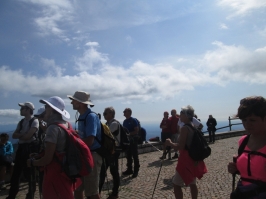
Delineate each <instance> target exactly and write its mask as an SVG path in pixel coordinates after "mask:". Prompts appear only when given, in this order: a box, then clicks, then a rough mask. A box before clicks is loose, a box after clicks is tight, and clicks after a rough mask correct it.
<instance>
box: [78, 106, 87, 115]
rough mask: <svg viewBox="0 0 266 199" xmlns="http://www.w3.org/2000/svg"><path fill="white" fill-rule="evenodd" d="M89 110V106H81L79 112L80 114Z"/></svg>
mask: <svg viewBox="0 0 266 199" xmlns="http://www.w3.org/2000/svg"><path fill="white" fill-rule="evenodd" d="M87 110H88V107H87V106H83V107H80V109H79V110H78V112H79V114H80V115H83V114H84V113H86V111H87Z"/></svg>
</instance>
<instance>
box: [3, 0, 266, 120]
mask: <svg viewBox="0 0 266 199" xmlns="http://www.w3.org/2000/svg"><path fill="white" fill-rule="evenodd" d="M265 16H266V1H265V0H253V1H243V0H214V1H210V0H202V1H196V0H194V1H193V0H191V1H183V0H175V1H173V0H171V1H162V0H143V1H131V0H111V1H110V0H87V1H80V0H56V1H52V0H20V1H17V0H12V1H7V0H3V1H1V2H0V25H1V29H0V38H1V39H0V51H1V53H0V91H1V92H0V95H1V103H0V125H6V124H12V123H17V122H18V120H19V119H20V115H19V106H18V103H19V102H25V101H31V102H33V103H34V104H35V107H36V109H38V108H39V107H41V104H40V103H39V100H40V99H46V98H48V97H51V96H55V95H57V96H60V97H62V98H64V100H65V102H66V110H67V111H69V112H70V114H71V121H74V118H75V117H74V115H75V112H74V111H73V110H72V106H71V104H70V100H69V99H68V98H67V97H66V95H68V94H74V92H75V91H76V90H84V91H88V92H89V93H90V94H91V100H92V101H93V102H94V104H95V107H94V108H93V110H94V111H96V112H99V113H102V112H103V110H104V108H105V107H107V106H114V108H115V109H116V117H117V119H119V120H120V121H122V120H123V119H124V117H123V114H122V111H123V110H124V108H126V107H131V108H132V110H133V116H135V117H137V118H139V120H140V121H141V122H143V123H145V122H154V123H159V122H160V121H161V119H162V115H163V111H165V110H167V111H170V110H171V109H173V108H175V109H177V111H178V112H179V111H180V108H181V107H182V106H185V105H188V104H190V105H192V106H193V107H194V108H195V111H196V113H197V114H198V116H199V118H201V119H202V120H206V118H207V117H208V115H209V114H213V116H214V117H216V119H218V120H221V121H222V120H227V119H228V117H229V116H230V115H233V114H235V113H236V110H237V107H238V105H239V100H240V99H241V98H243V97H246V96H250V95H262V96H264V97H266V90H265V86H266V17H265Z"/></svg>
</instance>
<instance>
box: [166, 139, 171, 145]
mask: <svg viewBox="0 0 266 199" xmlns="http://www.w3.org/2000/svg"><path fill="white" fill-rule="evenodd" d="M171 143H172V141H171V139H169V138H168V139H166V140H165V145H166V146H171Z"/></svg>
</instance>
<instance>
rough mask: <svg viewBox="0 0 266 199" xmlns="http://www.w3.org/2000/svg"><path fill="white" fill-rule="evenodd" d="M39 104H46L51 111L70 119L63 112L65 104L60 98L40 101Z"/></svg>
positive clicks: (65, 112) (64, 111) (55, 97)
mask: <svg viewBox="0 0 266 199" xmlns="http://www.w3.org/2000/svg"><path fill="white" fill-rule="evenodd" d="M40 102H41V103H43V104H48V105H49V106H51V108H52V109H54V110H55V111H57V112H58V113H60V114H61V115H63V116H64V117H65V118H67V119H69V118H70V114H69V113H68V112H67V111H66V110H65V102H64V100H63V99H62V98H60V97H58V96H53V97H50V98H49V99H48V100H44V99H41V100H40Z"/></svg>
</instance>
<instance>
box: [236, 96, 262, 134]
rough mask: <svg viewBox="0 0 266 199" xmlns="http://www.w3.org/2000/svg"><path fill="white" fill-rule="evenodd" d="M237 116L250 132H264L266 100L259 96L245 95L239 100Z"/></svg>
mask: <svg viewBox="0 0 266 199" xmlns="http://www.w3.org/2000/svg"><path fill="white" fill-rule="evenodd" d="M236 116H237V117H239V119H241V120H242V123H243V126H244V128H245V129H246V131H247V132H248V133H250V134H254V135H255V134H261V133H263V134H264V135H265V133H266V100H265V98H263V97H261V96H252V97H246V98H243V99H242V100H240V105H239V107H238V111H237V115H236Z"/></svg>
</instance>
